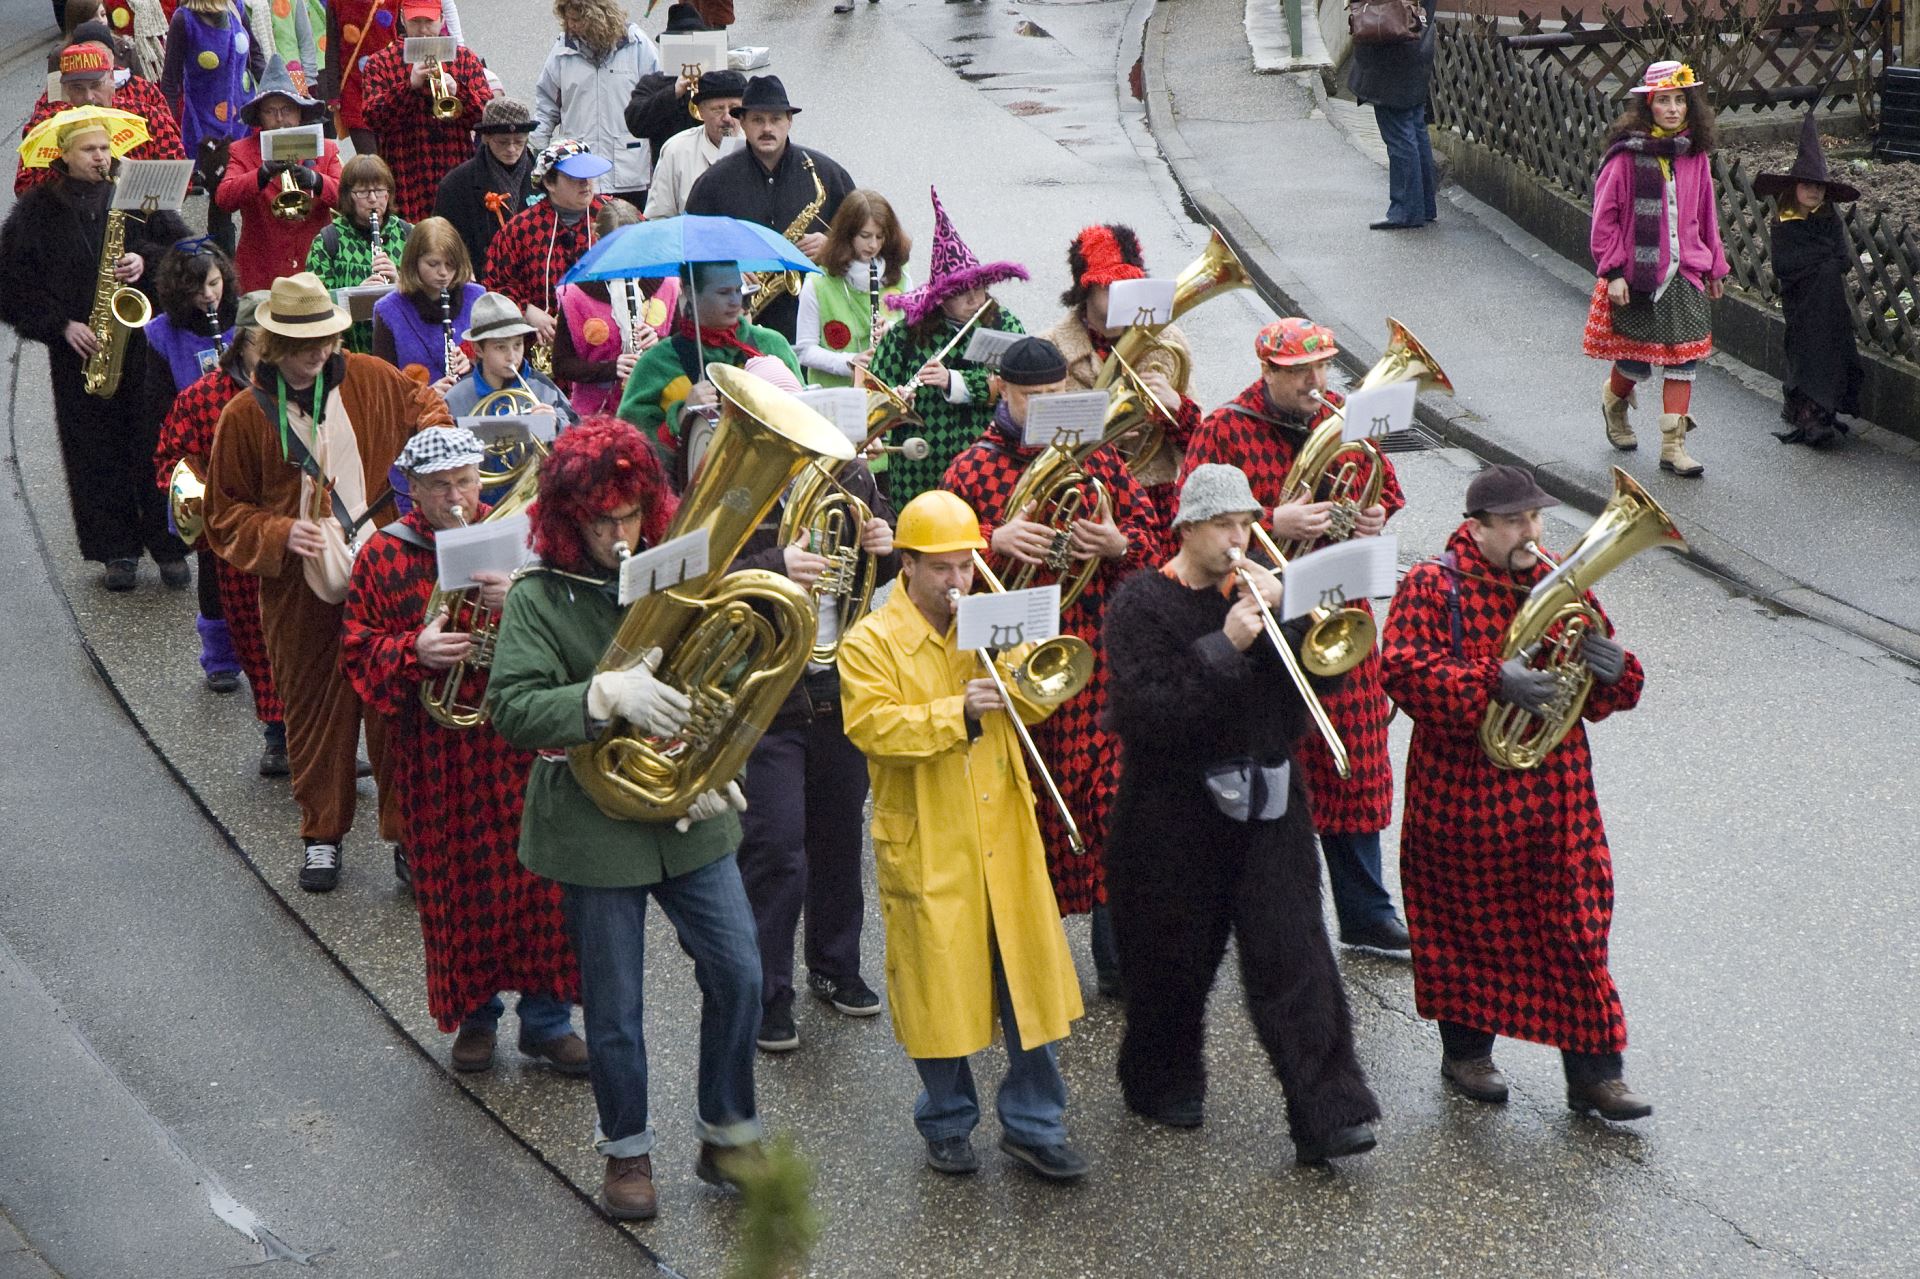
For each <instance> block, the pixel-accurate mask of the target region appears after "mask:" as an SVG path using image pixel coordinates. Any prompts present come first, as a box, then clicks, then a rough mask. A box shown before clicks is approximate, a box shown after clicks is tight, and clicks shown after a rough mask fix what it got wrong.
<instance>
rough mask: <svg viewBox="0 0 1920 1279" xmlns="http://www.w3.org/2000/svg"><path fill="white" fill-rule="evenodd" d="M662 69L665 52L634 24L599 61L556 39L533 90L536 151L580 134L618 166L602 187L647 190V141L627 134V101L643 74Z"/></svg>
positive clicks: (565, 39)
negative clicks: (662, 57) (661, 56)
mask: <svg viewBox="0 0 1920 1279" xmlns="http://www.w3.org/2000/svg"><path fill="white" fill-rule="evenodd" d="M659 69H660V52H659V50H658V49H656V48H655V47H654V44H653V41H652V40H650V39H649V38H648V37H647V35H646V33H645V32H643V31H641V30H640V28H639V27H638V26H637V25H635V24H632V23H629V24H628V25H627V34H626V38H625V39H623V40H622V41H621V42H620V43H619V45H618V46H617V47H616V48H615V49H614V50H613V52H612V53H610V54H608V55H607V58H606V60H605V61H604V62H599V63H595V62H593V61H592V60H590V59H589V58H588V57H587V54H586V52H585V51H584V50H582V49H580V48H579V47H577V46H576V45H575V43H574V42H573V40H571V39H570V38H568V37H567V36H564V35H563V36H561V37H560V38H559V39H558V40H556V41H554V45H553V51H552V52H551V53H549V54H547V65H546V66H545V67H543V68H541V71H540V83H539V84H538V85H536V86H535V87H534V91H533V118H534V123H535V127H534V131H533V140H532V145H533V148H534V150H535V151H538V150H540V149H541V148H542V147H545V146H547V145H548V144H549V143H551V142H552V141H553V140H554V139H555V138H576V139H578V140H579V141H581V142H584V143H586V145H587V149H588V150H589V151H592V152H593V153H594V154H595V155H597V156H599V157H600V158H601V159H603V160H607V161H609V162H611V163H612V165H613V172H612V173H609V174H607V176H606V177H604V178H601V179H600V189H601V190H602V191H640V190H644V189H645V188H646V187H647V185H648V182H649V181H650V179H651V178H652V176H653V157H652V156H651V155H650V154H648V150H647V143H646V141H645V139H643V138H636V137H634V136H633V135H632V134H631V133H629V132H627V119H626V112H627V99H628V98H630V97H631V96H633V86H634V85H636V84H638V83H639V81H640V77H641V76H643V75H650V74H652V73H653V72H655V71H658V70H659Z"/></svg>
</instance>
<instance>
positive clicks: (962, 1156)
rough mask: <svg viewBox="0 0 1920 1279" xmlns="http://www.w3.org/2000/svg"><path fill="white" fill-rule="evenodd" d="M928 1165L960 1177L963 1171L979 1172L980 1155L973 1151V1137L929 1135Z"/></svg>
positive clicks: (936, 1170)
mask: <svg viewBox="0 0 1920 1279" xmlns="http://www.w3.org/2000/svg"><path fill="white" fill-rule="evenodd" d="M927 1167H929V1168H931V1169H933V1170H934V1171H935V1172H944V1173H946V1174H947V1175H949V1176H953V1177H958V1176H960V1175H961V1174H962V1173H969V1172H979V1171H980V1156H979V1155H976V1154H974V1153H973V1138H971V1137H965V1136H961V1137H940V1138H938V1139H935V1138H932V1137H929V1138H928V1139H927Z"/></svg>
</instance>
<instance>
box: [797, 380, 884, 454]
mask: <svg viewBox="0 0 1920 1279" xmlns="http://www.w3.org/2000/svg"><path fill="white" fill-rule="evenodd" d="M793 398H794V399H796V400H798V401H800V402H801V403H802V404H804V405H806V406H807V407H808V408H810V409H812V410H813V411H814V412H815V413H818V414H819V415H820V416H821V417H823V418H825V419H827V421H829V422H831V423H833V424H834V425H835V426H837V427H839V428H840V433H841V434H842V435H844V436H846V437H847V438H848V439H850V440H852V441H853V442H854V443H855V444H863V443H865V442H866V438H867V393H866V392H865V391H862V390H861V389H860V388H859V387H855V386H814V387H808V388H807V389H806V390H804V391H801V392H799V393H798V394H796V395H795V396H794V397H793Z"/></svg>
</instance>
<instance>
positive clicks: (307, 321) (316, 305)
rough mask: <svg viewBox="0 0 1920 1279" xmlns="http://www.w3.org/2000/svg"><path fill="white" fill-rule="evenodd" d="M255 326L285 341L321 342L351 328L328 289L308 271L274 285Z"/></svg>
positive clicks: (342, 309) (287, 276) (351, 323)
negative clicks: (310, 339) (304, 339)
mask: <svg viewBox="0 0 1920 1279" xmlns="http://www.w3.org/2000/svg"><path fill="white" fill-rule="evenodd" d="M254 323H256V324H258V325H259V326H260V327H261V328H263V329H265V330H266V331H267V332H269V333H278V334H279V335H280V336H281V337H287V338H323V337H331V336H333V335H334V334H335V333H344V332H346V331H347V330H348V329H349V328H351V327H352V326H353V318H352V317H351V316H349V315H348V314H347V310H346V308H345V307H342V306H336V305H335V304H334V301H333V295H332V294H331V293H329V292H327V286H326V285H324V284H322V283H320V277H319V276H317V275H315V274H314V273H313V272H311V271H302V272H300V273H299V274H298V275H283V276H281V277H280V278H279V279H277V280H275V281H274V282H273V288H272V289H270V290H269V291H268V293H267V300H266V302H265V303H263V304H262V305H261V307H260V309H259V311H258V312H256V313H255V315H254Z"/></svg>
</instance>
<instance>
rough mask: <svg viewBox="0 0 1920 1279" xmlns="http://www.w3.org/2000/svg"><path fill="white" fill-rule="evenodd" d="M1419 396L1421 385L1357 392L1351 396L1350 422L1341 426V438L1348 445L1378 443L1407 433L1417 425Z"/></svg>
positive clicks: (1401, 384) (1389, 385)
mask: <svg viewBox="0 0 1920 1279" xmlns="http://www.w3.org/2000/svg"><path fill="white" fill-rule="evenodd" d="M1419 393H1420V384H1419V383H1417V382H1389V383H1387V384H1386V385H1385V386H1374V387H1368V388H1367V389H1366V390H1364V391H1355V392H1354V393H1353V394H1352V395H1349V396H1348V397H1347V420H1346V421H1345V422H1344V423H1343V424H1342V425H1341V428H1340V438H1341V439H1343V440H1345V441H1347V442H1348V443H1352V442H1353V441H1355V440H1378V439H1384V438H1385V437H1386V436H1388V435H1391V434H1392V433H1393V432H1395V431H1404V430H1406V429H1407V428H1408V427H1410V426H1412V425H1413V401H1414V399H1415V397H1417V396H1418V395H1419Z"/></svg>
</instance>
